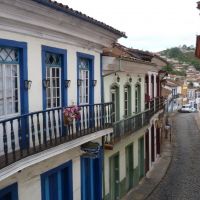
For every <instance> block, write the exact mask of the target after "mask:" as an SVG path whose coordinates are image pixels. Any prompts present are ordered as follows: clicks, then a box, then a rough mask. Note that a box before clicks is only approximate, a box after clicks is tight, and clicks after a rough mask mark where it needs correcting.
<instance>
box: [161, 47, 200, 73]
mask: <svg viewBox="0 0 200 200" xmlns="http://www.w3.org/2000/svg"><path fill="white" fill-rule="evenodd" d="M160 55H161V56H165V57H167V58H170V59H175V60H177V61H178V62H179V63H180V64H186V65H192V66H194V67H195V68H196V69H197V70H199V71H200V59H198V58H196V57H195V49H194V47H193V46H189V47H188V46H186V45H183V46H179V47H173V48H170V49H166V50H164V51H161V52H160ZM165 68H166V70H167V71H168V72H172V73H173V74H177V75H178V74H180V73H181V74H184V73H185V70H184V71H181V72H179V71H175V70H174V69H173V64H170V65H169V66H167V67H165Z"/></svg>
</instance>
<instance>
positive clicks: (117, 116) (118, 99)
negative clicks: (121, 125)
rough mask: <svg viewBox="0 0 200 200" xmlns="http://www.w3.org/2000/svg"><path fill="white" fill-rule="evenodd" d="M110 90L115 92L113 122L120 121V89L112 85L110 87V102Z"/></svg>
mask: <svg viewBox="0 0 200 200" xmlns="http://www.w3.org/2000/svg"><path fill="white" fill-rule="evenodd" d="M112 90H116V92H115V94H116V95H115V96H116V105H114V106H115V119H114V120H115V121H119V120H120V87H119V85H118V84H116V83H114V84H112V85H111V87H110V99H111V101H112Z"/></svg>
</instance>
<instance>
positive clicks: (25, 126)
mask: <svg viewBox="0 0 200 200" xmlns="http://www.w3.org/2000/svg"><path fill="white" fill-rule="evenodd" d="M79 107H80V109H81V110H80V111H79V112H80V116H81V117H80V119H79V120H73V121H72V122H71V123H69V124H66V125H64V118H63V109H64V108H55V109H50V110H44V111H39V112H32V113H28V114H25V115H21V116H18V117H14V118H10V119H6V120H2V121H0V133H1V135H0V169H2V168H4V167H6V166H8V165H10V164H12V163H14V162H16V161H19V160H22V159H24V158H26V157H28V156H31V155H34V154H37V153H39V152H42V151H44V150H47V149H50V148H52V147H56V146H58V145H60V144H64V143H67V142H69V141H73V140H76V139H78V138H81V137H83V136H86V135H92V134H93V133H95V132H97V131H100V130H105V129H108V128H110V127H112V123H111V110H112V103H104V104H94V105H83V106H79Z"/></svg>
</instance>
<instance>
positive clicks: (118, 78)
mask: <svg viewBox="0 0 200 200" xmlns="http://www.w3.org/2000/svg"><path fill="white" fill-rule="evenodd" d="M117 82H118V83H119V82H120V77H119V75H117Z"/></svg>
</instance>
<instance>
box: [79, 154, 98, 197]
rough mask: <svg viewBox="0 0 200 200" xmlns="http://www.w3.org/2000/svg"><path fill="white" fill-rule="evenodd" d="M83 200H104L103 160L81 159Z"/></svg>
mask: <svg viewBox="0 0 200 200" xmlns="http://www.w3.org/2000/svg"><path fill="white" fill-rule="evenodd" d="M81 199H82V200H101V199H102V158H101V157H97V158H90V157H81Z"/></svg>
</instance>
